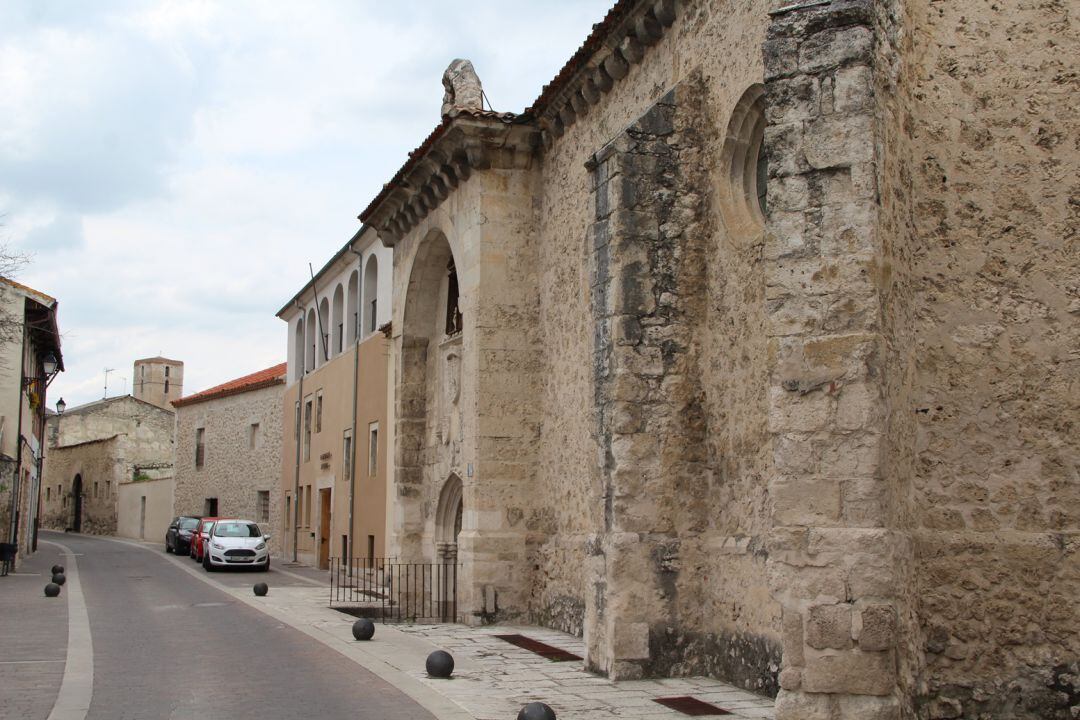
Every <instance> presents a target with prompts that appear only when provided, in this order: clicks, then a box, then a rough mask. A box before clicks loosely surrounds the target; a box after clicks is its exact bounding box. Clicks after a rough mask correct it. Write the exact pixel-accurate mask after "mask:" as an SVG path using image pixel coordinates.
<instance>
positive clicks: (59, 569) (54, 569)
mask: <svg viewBox="0 0 1080 720" xmlns="http://www.w3.org/2000/svg"><path fill="white" fill-rule="evenodd" d="M62 572H64V566H63V565H53V566H52V574H53V575H56V574H58V573H62Z"/></svg>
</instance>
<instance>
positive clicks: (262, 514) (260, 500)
mask: <svg viewBox="0 0 1080 720" xmlns="http://www.w3.org/2000/svg"><path fill="white" fill-rule="evenodd" d="M255 506H256V507H257V508H258V521H259V522H270V491H269V490H259V491H258V492H257V494H256V497H255Z"/></svg>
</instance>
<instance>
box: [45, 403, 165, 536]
mask: <svg viewBox="0 0 1080 720" xmlns="http://www.w3.org/2000/svg"><path fill="white" fill-rule="evenodd" d="M47 422H48V429H47V432H46V436H47V440H48V447H47V452H46V455H45V463H44V483H43V489H42V497H41V502H42V526H43V527H47V528H50V529H53V530H72V531H75V532H82V533H91V534H97V535H114V534H116V535H123V536H126V537H134V538H146V539H157V537H158V534H159V533H158V531H160V534H161V536H162V537H164V532H165V529H164V527H162V520H163V518H164V522H165V526H167V525H168V518H167V517H165V516H166V515H168V513H169V511H170V510H171V507H172V475H173V426H174V422H175V419H174V415H173V413H172V412H171V411H170V410H166V409H164V408H161V407H158V406H156V405H153V404H151V403H148V402H145V401H143V400H139V399H136V398H134V397H132V396H131V395H120V396H117V397H112V398H107V399H103V400H96V401H94V402H90V403H86V404H84V405H80V406H77V407H70V408H66V409H65V411H64V412H63V414H57V413H51V414H50V415H49V417H48V421H47Z"/></svg>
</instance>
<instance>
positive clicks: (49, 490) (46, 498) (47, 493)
mask: <svg viewBox="0 0 1080 720" xmlns="http://www.w3.org/2000/svg"><path fill="white" fill-rule="evenodd" d="M50 495H52V488H51V487H47V488H45V502H48V501H49V496H50Z"/></svg>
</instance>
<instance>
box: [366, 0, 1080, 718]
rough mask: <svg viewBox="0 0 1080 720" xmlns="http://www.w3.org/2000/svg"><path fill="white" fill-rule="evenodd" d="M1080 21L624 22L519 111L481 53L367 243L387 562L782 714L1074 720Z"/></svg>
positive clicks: (966, 7) (787, 15)
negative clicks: (386, 459) (376, 271)
mask: <svg viewBox="0 0 1080 720" xmlns="http://www.w3.org/2000/svg"><path fill="white" fill-rule="evenodd" d="M1074 21H1075V17H1074V18H1072V20H1071V21H1070V17H1069V11H1068V10H1067V8H1066V4H1065V3H1060V2H1054V1H1051V2H1043V3H984V2H977V1H976V0H955V1H954V2H948V3H941V2H931V1H929V0H915V1H913V2H907V3H900V2H896V1H895V0H878V1H876V2H874V1H871V0H812V1H807V2H791V3H787V2H780V1H777V0H738V1H735V0H681V1H677V0H620V1H619V2H617V3H616V4H615V5H614V7H613V8H612V9H611V11H610V12H609V13H608V15H607V16H606V17H605V18H604V19H603V20H602V21H601V22H600V23H598V24H597V25H595V26H594V27H593V29H592V32H591V34H590V35H589V36H588V38H587V39H586V41H585V42H584V44H583V45H582V46H581V48H580V50H579V51H578V52H577V53H575V55H574V56H573V57H572V58H570V60H569V61H568V62H567V63H566V64H565V66H564V67H563V69H562V70H561V71H560V72H559V73H558V74H557V76H556V77H555V78H554V79H553V80H552V81H551V83H549V84H548V85H546V86H545V87H544V88H543V90H542V91H541V92H540V94H539V96H538V98H537V99H536V101H535V102H534V103H533V104H532V106H531V107H529V108H527V109H526V110H525V111H523V112H521V113H516V114H515V113H497V112H493V111H490V110H485V109H483V108H482V107H481V105H480V100H479V98H480V97H481V93H480V92H479V91H478V90H479V80H478V79H477V78H476V77H475V75H473V74H472V73H471V71H470V70H469V68H468V67H466V66H467V63H461V62H455V63H454V65H453V66H452V68H451V69H452V72H448V74H447V80H446V82H445V84H446V87H447V95H446V98H445V100H444V106H443V118H442V121H441V122H440V123H439V124H438V125H437V126H436V128H435V129H434V130H433V132H432V133H431V134H430V135H429V136H428V137H427V138H426V139H425V140H424V141H423V142H422V143H421V144H420V145H419V147H418V148H417V149H416V150H415V151H413V152H412V153H410V154H409V157H408V159H407V161H406V163H405V165H404V166H403V167H402V168H401V169H400V171H398V172H397V174H395V175H394V176H393V177H392V178H391V179H390V180H389V182H388V183H387V184H386V186H385V187H384V189H383V190H382V191H381V192H380V193H379V195H378V196H377V197H376V198H375V199H374V200H373V201H372V202H371V203H370V205H369V206H368V207H367V209H366V210H365V211H364V212H363V213H362V215H361V218H362V220H363V221H364V222H365V223H366V226H367V227H370V228H374V229H375V230H377V232H378V234H379V236H380V238H381V240H382V241H383V242H384V243H385V244H386V245H388V246H390V247H392V248H393V253H394V256H393V272H394V275H393V288H394V308H393V314H392V323H391V337H392V341H391V362H392V363H393V372H394V378H395V382H394V389H393V391H394V406H393V408H392V421H393V422H394V424H395V443H394V447H395V451H394V452H395V454H394V471H393V478H392V485H391V489H390V492H391V503H392V505H393V512H392V513H391V517H392V521H393V522H392V526H391V528H390V529H389V534H390V541H389V542H390V549H389V552H390V554H392V555H398V556H400V557H402V558H406V559H416V560H431V559H434V558H435V557H436V556H440V555H446V554H447V553H451V554H454V555H456V557H457V558H458V560H459V561H460V562H461V563H462V575H461V578H460V584H459V591H460V594H461V598H460V602H461V604H462V607H463V608H464V609H465V611H466V618H465V619H466V620H468V621H470V622H482V621H489V620H507V621H519V622H534V623H540V624H543V625H548V626H552V627H556V628H562V629H564V630H568V631H571V632H575V633H583V634H584V636H585V639H586V646H587V658H586V663H587V665H588V666H589V667H590V668H593V669H595V670H597V671H599V672H602V673H605V674H608V675H609V676H611V677H613V678H634V677H639V676H643V675H664V674H686V673H709V674H714V675H717V676H719V677H722V678H726V679H729V680H732V681H735V682H737V683H739V684H741V685H744V686H745V687H748V688H752V689H756V690H758V691H759V692H762V693H768V694H774V695H776V696H777V703H776V708H777V716H778V717H779V718H781V720H794V719H799V720H810V719H813V720H824V719H829V720H841V719H844V720H847V719H849V718H851V719H854V718H859V719H861V720H866V719H870V718H875V719H879V720H880V719H885V718H889V719H893V718H901V717H902V718H909V717H915V716H918V717H921V718H961V717H962V718H987V717H1009V718H1024V719H1029V720H1034V719H1035V718H1039V719H1052V720H1063V719H1064V718H1071V717H1075V716H1076V713H1077V712H1078V709H1077V703H1078V701H1080V687H1078V686H1077V681H1076V678H1077V677H1078V671H1080V667H1078V659H1080V617H1078V613H1077V610H1076V608H1077V605H1076V597H1077V595H1078V592H1080V563H1078V562H1077V549H1078V547H1080V544H1078V540H1077V538H1078V535H1077V532H1078V530H1080V483H1078V482H1077V480H1078V477H1077V454H1078V453H1077V442H1076V420H1077V416H1078V413H1077V397H1078V394H1077V393H1076V388H1077V387H1078V385H1080V382H1078V381H1080V371H1078V364H1077V358H1076V348H1077V347H1080V323H1078V322H1077V317H1076V315H1077V309H1078V307H1080V297H1078V288H1080V272H1078V267H1080V262H1078V260H1077V255H1076V253H1075V247H1076V228H1077V221H1078V217H1077V212H1076V208H1077V206H1078V201H1077V187H1078V182H1077V176H1078V173H1077V169H1078V167H1077V166H1078V162H1077V161H1078V157H1080V152H1078V149H1077V147H1076V145H1075V142H1074V140H1075V138H1077V137H1080V121H1078V118H1077V115H1076V114H1075V112H1073V110H1074V108H1075V102H1076V97H1077V80H1076V72H1075V67H1074V65H1075V61H1074V59H1075V57H1077V51H1078V50H1080V47H1078V42H1077V33H1076V30H1075V25H1074ZM1070 22H1073V24H1070ZM459 518H460V520H459Z"/></svg>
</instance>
